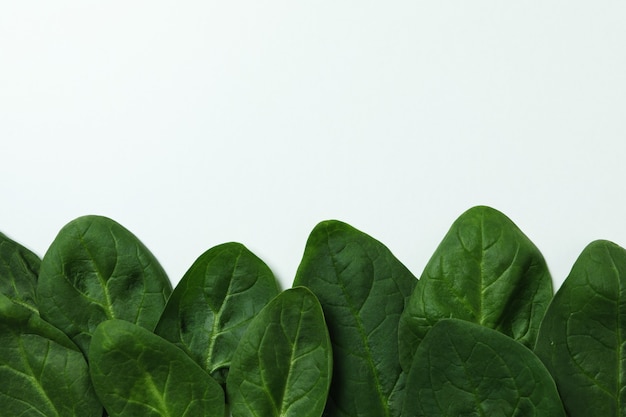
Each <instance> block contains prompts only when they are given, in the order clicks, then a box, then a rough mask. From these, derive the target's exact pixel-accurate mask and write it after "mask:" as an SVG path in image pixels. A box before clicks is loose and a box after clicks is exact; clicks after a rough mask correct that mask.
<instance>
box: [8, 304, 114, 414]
mask: <svg viewBox="0 0 626 417" xmlns="http://www.w3.org/2000/svg"><path fill="white" fill-rule="evenodd" d="M0 381H2V382H1V383H0V415H2V416H21V417H41V416H46V417H100V416H101V415H102V406H101V405H100V402H99V401H98V399H97V397H96V395H95V392H94V390H93V387H92V385H91V380H90V378H89V370H88V368H87V362H86V361H85V358H84V356H83V354H82V352H81V351H80V350H79V349H78V347H77V346H76V345H75V344H74V343H72V341H71V340H70V339H69V338H68V337H67V336H66V335H65V334H64V333H63V332H61V331H60V330H58V329H57V328H55V327H53V326H52V325H50V324H49V323H47V322H45V321H43V320H42V319H41V318H40V317H39V315H38V314H37V313H36V312H34V311H32V310H31V309H29V308H26V307H23V306H21V305H18V304H16V303H14V302H13V301H11V300H10V299H9V298H8V297H5V296H3V295H1V294H0Z"/></svg>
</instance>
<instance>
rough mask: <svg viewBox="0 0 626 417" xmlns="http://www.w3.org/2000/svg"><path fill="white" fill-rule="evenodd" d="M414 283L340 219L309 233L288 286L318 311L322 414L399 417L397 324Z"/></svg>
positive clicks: (375, 243) (379, 245) (401, 267)
mask: <svg viewBox="0 0 626 417" xmlns="http://www.w3.org/2000/svg"><path fill="white" fill-rule="evenodd" d="M416 281H417V280H416V279H415V277H414V276H413V275H412V274H411V273H410V272H409V270H408V269H407V268H406V267H405V266H404V265H402V263H401V262H400V261H399V260H398V259H396V258H395V257H394V256H393V254H392V253H391V252H390V251H389V249H388V248H387V247H385V246H384V245H383V244H382V243H380V242H379V241H377V240H375V239H374V238H372V237H370V236H368V235H367V234H365V233H363V232H361V231H359V230H357V229H355V228H353V227H352V226H349V225H347V224H345V223H342V222H339V221H333V220H331V221H326V222H322V223H320V224H319V225H317V226H316V227H315V229H314V230H313V231H312V232H311V235H310V236H309V239H308V241H307V244H306V248H305V251H304V255H303V258H302V261H301V263H300V266H299V267H298V271H297V274H296V278H295V280H294V285H302V286H306V287H308V288H310V289H311V290H312V291H313V293H314V294H315V295H316V296H317V297H318V299H319V300H320V302H321V304H322V308H323V309H324V314H325V316H326V322H327V325H328V329H329V333H330V337H331V341H332V344H333V345H332V349H333V357H334V359H333V362H334V364H335V365H334V371H333V378H332V384H331V389H330V395H329V400H328V403H327V407H326V411H325V415H326V416H329V417H336V416H359V417H367V416H373V417H385V416H397V415H399V408H400V407H401V402H400V401H401V400H400V397H401V393H402V386H403V377H402V370H401V368H400V364H399V360H398V321H399V319H400V314H401V312H402V310H403V309H404V305H405V302H406V300H407V298H408V297H409V295H410V294H411V291H412V290H413V287H414V285H415V282H416Z"/></svg>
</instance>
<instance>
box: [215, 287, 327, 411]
mask: <svg viewBox="0 0 626 417" xmlns="http://www.w3.org/2000/svg"><path fill="white" fill-rule="evenodd" d="M331 374H332V352H331V346H330V340H329V336H328V330H327V328H326V323H325V322H324V314H323V312H322V307H321V306H320V303H319V301H318V300H317V298H316V297H315V295H313V293H311V291H309V290H308V289H306V288H303V287H297V288H293V289H289V290H286V291H284V292H282V293H281V294H280V295H278V296H277V297H276V298H274V299H273V300H272V301H270V303H269V304H268V305H267V306H266V307H265V308H264V309H263V310H261V312H260V313H259V314H258V316H257V317H256V318H255V319H254V320H253V321H252V323H250V326H249V327H248V330H247V331H246V332H245V333H244V335H243V337H242V339H241V343H240V344H239V346H238V347H237V350H236V351H235V354H234V356H233V360H232V366H231V370H230V372H229V374H228V379H227V391H228V398H229V403H230V406H231V411H232V415H233V416H234V417H248V416H250V417H253V416H263V417H319V416H321V415H322V411H323V410H324V404H325V403H326V398H327V395H328V389H329V386H330V378H331Z"/></svg>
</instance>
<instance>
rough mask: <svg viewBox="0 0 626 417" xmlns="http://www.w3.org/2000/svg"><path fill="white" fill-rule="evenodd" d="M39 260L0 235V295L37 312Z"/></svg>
mask: <svg viewBox="0 0 626 417" xmlns="http://www.w3.org/2000/svg"><path fill="white" fill-rule="evenodd" d="M40 264H41V260H40V259H39V257H38V256H37V255H35V254H34V253H33V252H31V251H30V250H28V249H26V248H25V247H23V246H22V245H20V244H19V243H17V242H15V241H13V240H11V239H9V238H8V237H6V236H5V235H3V234H2V233H0V293H1V294H4V295H6V296H7V297H9V298H10V299H11V300H12V301H13V302H15V303H17V304H20V305H22V306H24V307H27V308H29V309H31V310H33V311H37V296H36V289H37V276H38V275H39V265H40Z"/></svg>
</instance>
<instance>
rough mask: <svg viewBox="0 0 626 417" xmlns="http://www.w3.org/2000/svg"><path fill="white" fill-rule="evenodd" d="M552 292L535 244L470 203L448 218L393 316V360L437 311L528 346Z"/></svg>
mask: <svg viewBox="0 0 626 417" xmlns="http://www.w3.org/2000/svg"><path fill="white" fill-rule="evenodd" d="M551 297H552V279H551V277H550V273H549V272H548V268H547V266H546V263H545V260H544V258H543V256H542V254H541V253H540V252H539V250H538V249H537V248H536V247H535V245H534V244H533V243H532V242H531V241H530V240H529V239H528V237H526V235H524V234H523V233H522V231H521V230H520V229H519V228H518V227H517V226H516V225H515V224H514V223H513V222H512V221H511V220H510V219H509V218H508V217H506V216H505V215H504V214H502V213H500V212H499V211H497V210H494V209H492V208H490V207H484V206H478V207H474V208H471V209H469V210H468V211H466V212H465V213H463V214H462V215H461V216H460V217H459V218H458V219H457V220H456V221H455V222H454V224H453V225H452V227H451V228H450V231H449V232H448V233H447V234H446V236H445V237H444V239H443V241H442V242H441V243H440V244H439V247H438V248H437V250H436V251H435V253H434V254H433V256H432V258H431V259H430V261H429V262H428V264H427V265H426V268H425V269H424V272H423V274H422V276H421V277H420V280H419V282H418V284H417V285H416V287H415V291H414V292H413V294H412V295H411V297H410V300H409V303H408V305H407V308H406V310H405V311H404V312H403V314H402V319H401V321H400V334H401V338H400V361H401V363H402V367H403V368H404V369H408V368H407V367H408V366H410V363H411V358H412V356H413V354H414V352H415V349H416V347H417V346H418V345H419V343H420V341H421V340H422V339H423V338H424V336H425V335H426V333H427V332H428V331H429V329H430V328H431V327H432V326H433V324H435V323H436V322H437V320H439V319H442V318H447V317H450V318H458V319H463V320H468V321H471V322H475V323H478V324H481V325H483V326H486V327H489V328H492V329H496V330H498V331H500V332H502V333H504V334H506V335H508V336H510V337H512V338H513V339H515V340H517V341H519V342H521V343H522V344H524V345H526V346H528V347H532V346H533V345H534V343H535V339H536V337H537V332H538V330H539V325H540V322H541V319H542V317H543V314H544V312H545V310H546V309H547V307H548V303H549V302H550V299H551Z"/></svg>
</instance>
